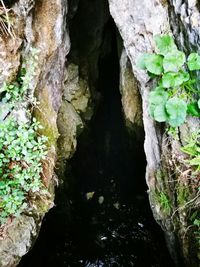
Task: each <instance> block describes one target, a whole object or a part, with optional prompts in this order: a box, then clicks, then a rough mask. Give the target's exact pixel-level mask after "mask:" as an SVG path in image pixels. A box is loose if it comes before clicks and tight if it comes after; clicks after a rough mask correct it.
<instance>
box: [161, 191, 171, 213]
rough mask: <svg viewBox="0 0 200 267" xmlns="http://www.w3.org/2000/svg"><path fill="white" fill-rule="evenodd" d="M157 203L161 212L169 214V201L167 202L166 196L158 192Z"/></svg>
mask: <svg viewBox="0 0 200 267" xmlns="http://www.w3.org/2000/svg"><path fill="white" fill-rule="evenodd" d="M159 202H160V205H161V207H162V209H163V211H164V212H165V213H167V214H169V213H170V210H171V205H170V201H169V199H168V197H167V196H166V194H165V193H164V192H160V194H159Z"/></svg>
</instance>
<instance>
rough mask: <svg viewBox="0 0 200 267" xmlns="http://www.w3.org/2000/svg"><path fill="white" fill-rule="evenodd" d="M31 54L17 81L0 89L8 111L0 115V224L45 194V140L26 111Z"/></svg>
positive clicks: (32, 70)
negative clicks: (22, 117) (19, 114)
mask: <svg viewBox="0 0 200 267" xmlns="http://www.w3.org/2000/svg"><path fill="white" fill-rule="evenodd" d="M31 53H32V55H31V57H30V60H29V61H28V62H26V64H24V65H23V67H22V70H21V72H20V74H19V75H18V77H17V79H16V81H15V82H14V83H12V84H6V83H4V85H3V87H2V88H1V89H0V105H1V106H2V105H3V107H4V108H5V107H6V108H7V109H8V111H7V113H6V116H5V114H0V225H2V224H4V223H6V221H7V219H8V218H9V217H10V218H12V217H16V216H18V215H19V214H21V213H22V212H23V211H24V210H25V209H27V208H30V207H29V205H28V203H30V202H31V198H32V197H33V195H34V194H36V193H38V194H40V195H41V194H46V193H47V190H46V189H45V186H44V185H43V183H42V179H41V178H42V176H43V174H42V170H43V162H44V160H45V158H46V154H47V146H46V142H47V138H46V137H45V136H41V135H39V133H38V130H39V129H40V128H41V125H40V124H39V122H37V120H36V119H35V118H31V113H30V111H28V110H27V107H28V106H30V104H33V101H34V102H35V99H34V97H33V92H32V90H31V82H32V80H33V78H34V75H35V70H36V66H37V62H36V60H37V55H36V54H37V53H36V51H35V50H34V49H32V50H31ZM25 66H26V67H28V69H26V68H25ZM16 108H17V109H18V108H19V109H21V110H22V112H24V113H25V116H26V118H25V120H19V119H17V118H16V117H15V116H14V115H13V111H14V110H15V109H16ZM1 113H2V109H1Z"/></svg>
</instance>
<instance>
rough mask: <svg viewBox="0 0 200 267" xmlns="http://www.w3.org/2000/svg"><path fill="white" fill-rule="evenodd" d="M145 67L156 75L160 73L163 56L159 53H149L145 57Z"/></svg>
mask: <svg viewBox="0 0 200 267" xmlns="http://www.w3.org/2000/svg"><path fill="white" fill-rule="evenodd" d="M145 66H146V69H147V70H148V71H149V72H151V73H153V74H156V75H160V74H161V73H162V72H163V57H162V56H160V55H154V54H152V55H149V56H148V57H146V59H145Z"/></svg>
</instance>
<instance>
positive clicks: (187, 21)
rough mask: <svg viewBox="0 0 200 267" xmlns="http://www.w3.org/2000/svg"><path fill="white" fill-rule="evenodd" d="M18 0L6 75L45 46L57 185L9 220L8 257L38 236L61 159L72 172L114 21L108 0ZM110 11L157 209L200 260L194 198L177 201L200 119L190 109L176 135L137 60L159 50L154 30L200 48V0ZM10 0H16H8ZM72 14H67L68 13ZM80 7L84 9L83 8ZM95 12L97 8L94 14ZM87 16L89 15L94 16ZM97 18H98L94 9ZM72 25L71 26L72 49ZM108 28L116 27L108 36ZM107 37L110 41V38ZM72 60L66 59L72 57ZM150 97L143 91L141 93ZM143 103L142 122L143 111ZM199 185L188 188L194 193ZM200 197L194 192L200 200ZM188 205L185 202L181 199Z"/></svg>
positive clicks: (46, 106) (44, 96) (147, 1)
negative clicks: (157, 110)
mask: <svg viewBox="0 0 200 267" xmlns="http://www.w3.org/2000/svg"><path fill="white" fill-rule="evenodd" d="M14 2H15V4H14V5H13V6H12V19H13V21H14V23H13V30H12V32H13V34H14V36H11V35H8V36H6V37H4V36H2V33H1V36H0V62H1V63H2V64H0V85H2V83H3V82H4V81H8V82H9V81H13V80H15V78H16V75H17V73H18V71H19V69H20V67H21V62H22V60H23V59H24V58H28V57H29V55H30V48H31V47H34V48H37V49H39V56H38V57H39V59H38V62H39V64H38V67H37V70H36V74H35V79H34V81H33V84H32V85H31V86H32V88H33V90H34V92H35V95H36V96H37V98H38V100H39V101H40V104H39V106H38V107H36V108H35V116H36V117H37V119H38V120H39V121H40V122H41V123H42V124H43V125H44V130H43V133H44V134H45V135H47V136H48V138H49V152H48V157H49V159H50V160H49V163H48V166H47V167H46V170H45V172H46V177H47V181H46V186H47V187H48V188H49V191H50V192H51V197H50V199H49V201H48V202H45V203H44V202H43V201H39V202H38V203H37V206H38V209H37V211H36V212H35V213H34V214H31V215H30V214H24V215H22V216H20V217H19V218H16V219H15V220H13V221H12V222H10V224H9V225H8V226H6V228H5V229H1V231H3V234H4V235H3V234H1V233H0V234H1V236H2V238H1V240H0V266H2V267H5V266H7V267H9V266H10V267H11V266H16V265H17V263H18V262H19V260H20V258H21V257H22V256H23V255H24V254H25V253H26V252H27V251H28V250H29V249H30V247H31V246H32V244H33V242H34V240H35V239H36V237H37V235H38V232H39V229H40V225H41V222H42V218H43V216H44V214H45V213H46V212H47V210H48V209H49V208H50V207H52V203H53V195H54V187H55V181H56V178H55V173H54V166H55V163H56V162H57V167H58V168H59V175H60V177H62V178H63V177H64V172H65V167H66V165H65V164H66V161H67V159H68V158H70V157H72V155H73V153H74V151H75V149H76V145H77V136H78V135H79V133H80V132H81V131H82V129H83V128H84V126H85V124H86V123H87V121H88V120H90V118H91V116H92V114H93V112H94V106H95V105H97V103H98V101H99V99H100V96H99V93H97V92H96V89H95V86H96V82H97V80H98V60H99V58H100V57H103V54H104V53H106V42H107V41H106V40H107V39H106V37H105V38H103V36H105V35H106V30H105V28H106V24H107V22H108V20H109V12H108V9H107V3H106V2H104V1H97V0H96V1H94V3H93V4H94V5H93V6H92V5H90V1H88V0H87V1H86V0H85V1H78V0H77V1H69V4H70V10H69V12H68V1H67V0H49V1H45V0H38V1H34V0H18V1H14ZM108 2H109V7H110V13H111V15H112V17H113V19H114V21H115V23H116V26H117V28H118V30H119V32H120V35H121V37H122V40H123V46H124V48H125V50H123V51H122V53H121V50H120V53H119V55H120V56H119V57H120V58H121V59H120V91H121V94H122V105H123V109H124V113H125V118H126V123H127V126H128V127H129V128H130V129H131V134H133V136H134V137H135V136H136V137H137V138H138V139H137V140H139V139H140V137H139V136H140V135H141V134H143V133H142V127H143V125H144V130H145V133H146V135H145V153H146V158H147V172H146V181H147V184H148V187H149V198H150V203H151V207H152V211H153V213H154V217H155V219H156V220H157V222H158V223H159V224H160V225H161V227H162V228H163V230H164V231H165V233H166V239H167V243H168V246H169V249H170V251H171V254H172V256H173V258H174V260H175V261H176V263H177V264H179V265H181V266H182V262H181V259H182V258H183V259H184V263H185V265H186V266H190V267H191V266H192V267H196V266H198V247H197V246H198V245H197V242H196V241H194V240H195V237H194V235H193V232H194V231H193V228H192V227H191V225H190V221H189V217H190V215H191V210H192V208H191V206H190V205H189V206H187V204H186V203H185V202H184V203H182V204H180V203H178V201H177V200H178V198H179V195H180V192H181V190H180V188H182V186H183V185H184V187H189V186H190V184H189V179H184V184H182V183H181V182H180V181H181V180H183V177H182V175H181V172H179V171H178V169H179V168H177V166H178V167H181V161H182V159H183V156H182V154H181V153H180V145H181V143H184V138H185V136H186V135H188V134H189V133H190V132H192V131H194V130H195V129H198V128H199V126H200V125H199V120H195V119H189V120H188V121H187V123H186V124H185V125H184V126H182V127H180V128H179V140H176V141H175V140H172V139H171V138H170V137H169V136H168V135H167V134H166V131H165V128H164V127H160V125H159V124H157V123H155V122H154V121H153V120H152V119H151V118H150V116H149V113H148V94H149V91H150V89H151V87H152V85H153V84H152V82H151V81H149V78H148V77H147V75H146V74H145V73H144V72H143V71H141V70H139V69H138V68H137V67H136V59H137V57H138V56H139V55H140V54H142V53H144V52H152V51H154V49H155V47H154V42H153V36H154V35H155V34H163V33H171V32H172V33H173V34H174V37H175V38H176V42H177V44H178V45H179V48H180V49H183V50H184V51H185V52H186V53H188V52H189V51H191V50H192V51H194V50H195V51H196V50H199V49H200V43H199V40H200V38H199V16H200V13H199V4H198V2H197V0H192V1H189V0H188V1H180V0H177V1H176V0H173V1H172V0H171V1H164V0H142V1H141V0H135V1H130V0H108ZM94 6H95V9H94ZM9 7H10V6H9ZM67 14H68V15H67ZM77 14H79V15H78V16H75V15H77ZM92 14H95V16H92ZM86 18H87V19H86ZM88 18H91V19H88ZM68 26H69V30H70V32H71V33H72V36H71V39H72V48H71V54H70V56H68V60H66V56H67V55H68V53H69V50H70V40H69V34H68ZM108 38H109V37H108ZM103 40H104V41H103ZM66 61H67V63H66ZM141 100H142V101H141ZM142 113H143V122H142V121H141V117H142ZM160 192H165V194H166V195H167V196H168V198H169V199H170V202H171V209H170V211H169V212H167V213H166V212H165V211H164V210H163V207H162V205H161V203H160V202H159V200H158V197H157V196H158V195H159V193H160ZM193 198H194V195H193V194H192V193H190V195H188V196H187V202H190V201H191V200H192V199H193ZM198 201H199V199H196V202H191V203H192V204H193V206H196V208H195V209H194V210H193V212H194V211H196V210H197V206H198V205H199V204H198V203H199V202H198ZM181 205H182V206H181Z"/></svg>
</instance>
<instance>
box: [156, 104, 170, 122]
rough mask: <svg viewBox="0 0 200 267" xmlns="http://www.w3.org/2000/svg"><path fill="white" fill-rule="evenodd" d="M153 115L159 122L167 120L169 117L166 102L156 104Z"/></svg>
mask: <svg viewBox="0 0 200 267" xmlns="http://www.w3.org/2000/svg"><path fill="white" fill-rule="evenodd" d="M153 117H154V119H155V120H156V121H158V122H165V121H167V119H168V114H167V112H166V109H165V105H164V103H162V104H160V105H159V106H156V107H155V109H154V113H153Z"/></svg>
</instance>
